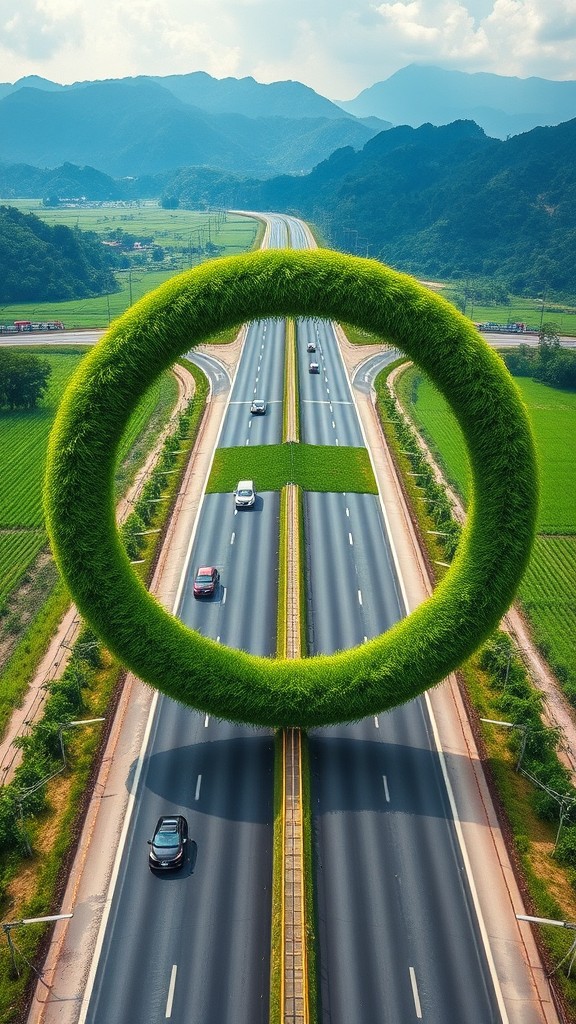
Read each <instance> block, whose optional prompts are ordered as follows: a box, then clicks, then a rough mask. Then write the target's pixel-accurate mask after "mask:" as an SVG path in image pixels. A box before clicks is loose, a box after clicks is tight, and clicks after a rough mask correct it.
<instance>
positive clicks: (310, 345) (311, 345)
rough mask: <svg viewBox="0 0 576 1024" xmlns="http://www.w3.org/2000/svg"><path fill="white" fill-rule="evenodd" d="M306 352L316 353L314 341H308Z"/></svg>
mask: <svg viewBox="0 0 576 1024" xmlns="http://www.w3.org/2000/svg"><path fill="white" fill-rule="evenodd" d="M306 351H307V352H315V351H316V342H315V341H309V342H308V344H307V345H306Z"/></svg>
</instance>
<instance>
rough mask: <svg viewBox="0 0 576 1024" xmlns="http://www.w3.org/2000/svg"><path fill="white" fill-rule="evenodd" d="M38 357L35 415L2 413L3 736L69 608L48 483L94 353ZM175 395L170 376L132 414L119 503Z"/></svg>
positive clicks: (51, 352)
mask: <svg viewBox="0 0 576 1024" xmlns="http://www.w3.org/2000/svg"><path fill="white" fill-rule="evenodd" d="M6 351H8V352H11V351H18V350H17V349H14V350H12V349H8V350H5V349H2V350H0V361H1V360H2V357H3V355H4V353H5V352H6ZM26 351H27V350H26ZM36 351H39V352H40V353H41V356H42V359H43V360H45V361H46V362H47V363H48V364H49V365H50V368H51V371H52V372H51V376H50V386H49V389H48V392H47V394H46V396H45V399H44V400H43V402H42V403H41V405H39V406H38V407H37V408H35V409H29V410H14V411H11V412H9V411H0V478H1V479H2V481H3V487H2V489H1V490H0V581H1V582H0V734H1V732H2V731H3V729H4V727H5V725H6V722H7V720H8V718H9V716H10V714H11V712H12V709H13V707H14V705H15V703H17V702H18V700H19V699H20V695H21V694H22V692H23V691H24V689H25V687H26V686H27V684H28V680H29V679H30V676H31V673H32V672H33V671H34V669H35V667H36V665H37V664H38V663H39V661H40V659H41V657H42V655H43V653H44V649H45V647H46V643H47V638H48V637H49V636H50V635H51V632H52V630H53V629H54V628H55V626H56V623H57V622H58V620H59V619H60V618H61V616H62V615H63V614H64V611H65V609H66V607H67V605H68V604H69V602H70V597H69V595H68V593H67V590H66V588H65V586H64V584H63V583H62V581H61V580H60V578H59V575H58V572H57V569H56V566H55V564H54V561H53V559H52V555H51V553H50V551H49V548H48V536H47V533H46V528H45V524H44V514H43V508H42V482H43V476H44V465H45V460H46V448H47V442H48V435H49V432H50V429H51V426H52V423H53V420H54V415H55V412H56V409H57V407H58V404H59V402H60V399H61V396H62V393H63V391H64V388H65V387H66V385H67V383H68V381H69V380H70V377H71V376H72V374H73V373H74V371H75V370H76V368H77V367H78V366H79V364H80V362H81V360H82V358H83V357H84V355H85V354H86V352H87V351H88V349H87V348H81V347H78V348H73V347H62V348H53V347H51V348H48V347H47V348H46V349H39V350H36V349H35V352H36ZM176 395H177V384H176V381H175V379H174V377H173V376H172V374H170V373H166V374H164V375H163V376H162V377H161V378H160V379H159V380H158V381H157V382H156V383H155V384H154V385H153V386H152V388H151V389H150V390H149V391H148V392H147V393H146V395H144V396H143V398H142V400H141V402H140V403H139V405H138V407H137V409H136V410H135V411H134V413H133V416H132V418H131V421H130V424H129V427H128V430H127V431H126V435H125V437H124V438H123V440H122V444H121V448H120V452H119V459H118V468H117V472H116V479H115V489H116V495H117V496H118V497H119V496H120V495H121V494H122V493H124V491H125V490H126V489H127V488H128V486H129V484H130V482H131V480H132V479H133V478H134V476H135V474H136V473H137V471H138V469H139V468H140V467H141V465H142V463H143V461H144V459H145V457H146V455H147V453H148V451H149V449H150V447H151V445H152V443H153V440H154V438H155V437H156V436H157V435H158V434H159V433H160V431H161V429H162V427H163V426H164V424H165V423H166V421H167V419H168V417H169V415H170V410H171V409H172V407H173V405H174V402H175V401H176Z"/></svg>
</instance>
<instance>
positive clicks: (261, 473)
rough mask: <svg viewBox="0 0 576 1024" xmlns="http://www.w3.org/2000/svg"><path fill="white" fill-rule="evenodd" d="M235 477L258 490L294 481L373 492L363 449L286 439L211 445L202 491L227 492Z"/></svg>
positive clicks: (317, 487) (302, 484)
mask: <svg viewBox="0 0 576 1024" xmlns="http://www.w3.org/2000/svg"><path fill="white" fill-rule="evenodd" d="M241 479H245V480H246V479H249V480H254V481H255V484H256V487H257V490H259V491H280V490H281V489H282V488H283V487H284V486H285V484H287V483H295V484H298V485H299V486H300V487H302V489H303V490H305V491H348V492H354V493H359V494H363V493H369V494H376V493H377V487H376V481H375V479H374V473H373V471H372V466H371V464H370V458H369V456H368V452H367V450H366V448H344V447H341V448H335V447H333V446H330V445H311V444H300V443H298V442H290V441H289V442H286V443H284V444H265V445H254V446H247V447H244V448H218V449H216V452H215V454H214V462H213V465H212V472H211V473H210V479H209V480H208V486H207V488H206V489H207V492H208V493H209V494H213V493H226V492H227V491H230V492H232V491H233V490H234V488H235V487H236V484H237V483H238V480H241Z"/></svg>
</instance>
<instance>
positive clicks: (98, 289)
mask: <svg viewBox="0 0 576 1024" xmlns="http://www.w3.org/2000/svg"><path fill="white" fill-rule="evenodd" d="M112 259H113V257H111V256H110V251H109V250H107V249H106V247H105V246H103V245H102V243H101V241H100V240H99V238H98V237H97V235H95V234H94V233H92V232H83V231H79V230H78V229H74V230H71V229H70V228H67V227H64V226H63V225H56V226H55V227H49V226H48V225H47V224H44V223H43V221H41V220H40V219H39V218H38V217H36V216H34V214H31V213H30V214H26V215H25V214H22V213H20V212H19V211H18V210H16V209H14V208H13V207H11V206H0V304H2V305H7V304H8V303H11V302H30V301H34V302H42V301H53V300H61V299H76V298H86V297H88V296H91V295H100V294H102V293H103V292H105V291H116V289H117V284H116V282H115V279H114V275H113V273H112V269H111V262H112Z"/></svg>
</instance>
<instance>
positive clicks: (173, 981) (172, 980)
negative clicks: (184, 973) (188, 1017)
mask: <svg viewBox="0 0 576 1024" xmlns="http://www.w3.org/2000/svg"><path fill="white" fill-rule="evenodd" d="M177 971H178V965H177V964H173V965H172V971H171V973H170V985H169V986H168V999H167V1000H166V1020H168V1018H169V1017H171V1016H172V1003H173V1002H174V989H175V988H176V973H177Z"/></svg>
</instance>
